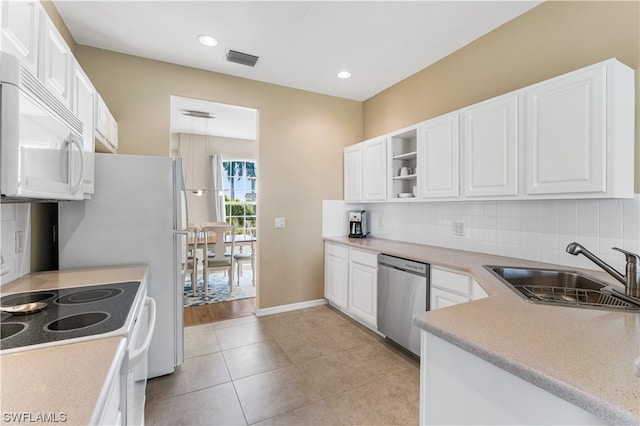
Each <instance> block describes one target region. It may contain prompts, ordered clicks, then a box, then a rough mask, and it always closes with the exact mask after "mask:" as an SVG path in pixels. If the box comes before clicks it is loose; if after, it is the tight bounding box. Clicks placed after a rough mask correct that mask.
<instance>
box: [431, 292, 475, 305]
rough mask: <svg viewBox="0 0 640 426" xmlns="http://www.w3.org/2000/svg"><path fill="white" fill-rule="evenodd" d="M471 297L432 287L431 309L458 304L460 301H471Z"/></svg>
mask: <svg viewBox="0 0 640 426" xmlns="http://www.w3.org/2000/svg"><path fill="white" fill-rule="evenodd" d="M470 300H471V299H470V298H468V297H463V296H460V295H459V294H455V293H451V292H448V291H445V290H441V289H439V288H437V287H431V301H430V304H431V306H430V307H429V310H434V309H440V308H446V307H447V306H453V305H457V304H459V303H466V302H469V301H470Z"/></svg>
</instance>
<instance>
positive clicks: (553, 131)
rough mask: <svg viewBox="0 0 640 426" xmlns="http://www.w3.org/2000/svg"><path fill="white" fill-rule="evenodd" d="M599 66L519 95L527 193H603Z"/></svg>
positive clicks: (603, 97)
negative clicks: (522, 103)
mask: <svg viewBox="0 0 640 426" xmlns="http://www.w3.org/2000/svg"><path fill="white" fill-rule="evenodd" d="M605 89H606V84H605V68H604V67H600V68H597V69H593V70H590V71H585V72H583V73H578V74H575V75H572V76H567V77H563V78H559V79H553V80H551V81H549V82H545V83H541V84H538V85H536V86H534V87H532V88H530V89H528V90H527V91H526V93H525V96H526V108H527V112H526V117H527V126H526V143H527V193H528V194H558V193H571V192H573V193H576V192H604V191H606V179H605V177H606V173H605V170H606V161H607V156H606V144H605V138H606V125H605V122H606V105H605V100H606V95H605Z"/></svg>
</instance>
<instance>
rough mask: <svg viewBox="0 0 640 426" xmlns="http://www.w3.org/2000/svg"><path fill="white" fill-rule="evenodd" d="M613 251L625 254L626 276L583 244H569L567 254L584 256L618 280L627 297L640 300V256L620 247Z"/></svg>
mask: <svg viewBox="0 0 640 426" xmlns="http://www.w3.org/2000/svg"><path fill="white" fill-rule="evenodd" d="M613 250H617V251H619V252H620V253H622V254H624V255H625V256H626V258H627V267H626V271H625V272H626V274H625V275H623V274H621V273H620V272H618V271H616V270H615V269H613V268H612V267H611V266H609V265H607V264H606V263H605V262H604V261H602V260H600V259H598V258H597V257H596V256H595V255H594V254H593V253H591V252H590V251H589V250H587V249H586V248H584V247H583V246H582V245H581V244H578V243H576V242H573V243H569V245H568V246H567V253H569V254H572V255H574V256H577V255H579V254H583V255H584V256H585V257H586V258H587V259H589V260H591V261H592V262H593V263H595V264H596V265H598V266H599V267H601V268H602V269H604V270H605V271H606V272H607V273H608V274H609V275H611V276H612V277H613V278H615V279H616V280H618V281H620V282H621V283H622V284H623V285H624V287H625V292H626V294H627V296H631V297H635V298H637V299H640V256H639V255H637V254H634V253H631V252H628V251H626V250H623V249H621V248H618V247H613Z"/></svg>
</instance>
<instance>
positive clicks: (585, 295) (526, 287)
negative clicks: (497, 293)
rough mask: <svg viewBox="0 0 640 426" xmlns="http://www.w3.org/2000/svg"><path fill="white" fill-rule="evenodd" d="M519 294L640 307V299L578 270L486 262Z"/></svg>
mask: <svg viewBox="0 0 640 426" xmlns="http://www.w3.org/2000/svg"><path fill="white" fill-rule="evenodd" d="M485 268H486V269H487V270H489V271H490V272H491V273H492V274H493V275H495V276H496V277H497V278H499V279H500V280H501V281H502V282H503V283H505V284H506V285H507V286H508V287H509V288H511V289H512V290H513V291H515V292H516V293H517V294H518V295H519V296H521V297H523V298H524V299H526V300H529V301H531V302H535V303H543V304H550V305H563V306H573V307H582V308H594V309H609V310H623V311H640V301H635V300H633V299H632V298H630V297H628V296H625V295H624V294H622V293H619V292H617V291H616V290H615V289H614V288H613V286H612V285H610V284H607V283H604V282H601V281H598V280H596V279H593V278H590V277H588V276H586V275H583V274H581V273H579V272H576V271H566V270H560V269H537V268H519V267H509V266H491V265H485Z"/></svg>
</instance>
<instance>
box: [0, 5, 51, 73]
mask: <svg viewBox="0 0 640 426" xmlns="http://www.w3.org/2000/svg"><path fill="white" fill-rule="evenodd" d="M41 10H42V6H41V5H40V2H39V1H3V2H2V4H0V15H1V25H2V34H1V36H0V48H2V50H3V51H5V52H7V53H10V54H12V55H14V56H16V57H17V58H18V59H19V60H20V62H21V63H22V64H23V65H24V66H25V67H26V68H27V69H28V70H29V71H30V72H31V73H32V74H33V75H34V76H37V75H38V34H39V28H40V27H39V22H40V14H41Z"/></svg>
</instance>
